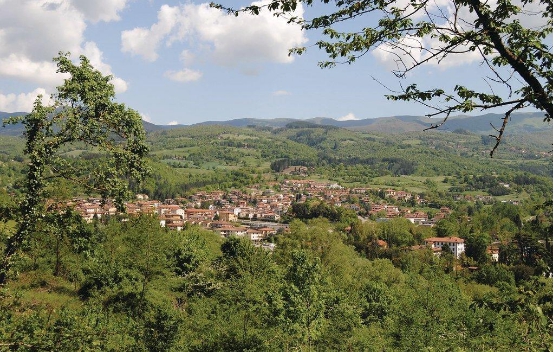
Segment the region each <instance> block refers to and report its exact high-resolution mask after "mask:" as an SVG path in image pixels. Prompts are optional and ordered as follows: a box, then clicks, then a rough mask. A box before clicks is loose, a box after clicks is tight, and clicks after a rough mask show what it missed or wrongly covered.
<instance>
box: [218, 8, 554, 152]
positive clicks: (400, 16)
mask: <svg viewBox="0 0 554 352" xmlns="http://www.w3.org/2000/svg"><path fill="white" fill-rule="evenodd" d="M317 2H318V1H314V0H271V1H269V2H267V3H263V4H260V3H254V4H253V5H251V6H247V7H244V8H242V9H240V10H237V9H232V8H226V7H224V6H222V5H217V4H212V6H214V7H216V8H219V9H224V10H227V11H228V12H229V13H232V14H234V15H239V13H251V14H255V15H257V14H259V13H260V11H263V10H269V11H272V12H273V13H274V14H275V15H276V16H284V17H287V18H288V19H289V22H291V23H296V24H299V25H300V26H301V28H302V29H304V30H316V31H321V32H322V34H323V36H324V37H323V38H324V39H321V40H319V41H317V42H316V46H317V47H319V48H320V49H323V50H324V51H325V52H326V53H327V54H328V56H329V60H327V61H323V62H320V63H319V65H320V66H321V67H333V66H335V65H336V64H337V63H349V64H350V63H353V62H354V61H356V60H358V59H359V58H360V57H362V56H363V55H365V54H367V53H368V52H371V51H372V50H374V49H376V48H379V49H381V50H384V51H385V52H388V53H390V54H391V57H392V58H393V60H394V61H395V63H396V67H397V69H395V70H393V73H394V74H395V75H396V76H397V77H399V78H406V77H407V75H408V73H410V72H411V71H413V70H414V69H416V68H418V67H420V66H423V65H426V64H429V63H439V64H440V63H441V62H444V61H445V60H450V59H452V58H456V57H459V56H461V55H467V54H472V55H475V54H476V55H477V56H478V57H479V59H480V60H481V62H482V64H483V66H484V67H486V68H488V70H489V72H490V75H489V76H487V77H484V79H485V80H486V81H487V83H488V85H489V87H490V89H488V90H487V91H481V90H476V89H472V88H469V87H465V86H462V85H455V86H454V87H452V88H451V89H449V90H447V88H446V87H438V88H431V89H420V88H419V87H418V86H417V85H416V84H409V85H407V86H403V85H401V90H399V91H398V92H395V94H391V95H387V98H388V99H392V100H408V101H415V102H418V103H421V104H423V105H425V106H427V107H428V108H430V109H432V111H433V112H432V113H430V114H429V115H428V116H443V117H444V120H443V122H442V123H439V124H435V125H431V127H430V128H436V127H438V126H440V125H442V124H443V123H444V122H445V121H446V120H447V119H448V117H449V116H450V114H451V113H453V112H456V111H460V112H469V111H472V110H475V109H481V110H487V109H492V108H496V107H504V108H505V109H506V114H505V118H504V120H503V122H502V125H501V126H499V127H495V128H497V132H498V133H497V134H496V135H494V136H492V137H495V138H496V144H495V146H494V147H493V149H492V150H491V156H492V154H493V153H494V151H495V150H496V148H497V147H498V144H499V143H500V141H501V139H502V135H503V133H504V130H505V128H506V125H507V123H508V121H509V118H510V114H511V113H512V112H514V111H516V110H519V109H522V108H524V107H527V106H531V107H534V108H537V109H539V110H542V111H544V112H545V120H548V121H550V120H551V119H552V47H551V46H550V43H551V40H545V39H546V38H547V37H549V35H550V34H551V33H552V1H551V0H538V1H527V0H523V1H519V0H518V1H516V0H504V1H493V2H489V1H484V0H447V1H442V2H437V1H430V0H410V1H394V0H384V1H383V0H361V1H351V0H337V1H329V0H321V2H322V3H324V4H327V8H329V7H331V6H332V5H331V4H332V3H334V5H335V8H333V9H330V10H329V11H325V9H324V10H323V14H321V15H319V16H316V17H314V18H307V19H305V18H302V17H297V16H296V13H295V10H296V9H297V7H300V6H301V5H306V6H312V5H314V4H315V3H317ZM318 13H321V12H320V11H319V9H318ZM345 21H349V22H351V24H352V26H354V27H356V26H358V28H356V29H355V30H352V31H342V30H341V29H342V28H345V26H344V25H343V22H345ZM352 26H346V28H352ZM359 27H363V28H359ZM549 42H550V43H549ZM305 50H306V48H305V47H300V48H292V49H291V51H290V52H291V53H292V54H302V53H303V52H305ZM499 92H506V93H499Z"/></svg>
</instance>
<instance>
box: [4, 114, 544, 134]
mask: <svg viewBox="0 0 554 352" xmlns="http://www.w3.org/2000/svg"><path fill="white" fill-rule="evenodd" d="M21 114H25V113H23V112H16V113H6V112H0V120H1V119H4V118H7V117H10V116H17V115H21ZM543 115H544V114H543V113H542V112H521V113H514V114H512V116H511V119H510V123H509V125H508V129H507V131H506V133H507V134H521V133H537V132H549V133H550V134H552V125H551V124H548V123H545V122H543ZM503 116H504V115H502V114H484V115H478V116H465V115H459V116H452V117H450V118H449V120H448V122H447V123H445V124H444V125H442V126H441V127H440V128H438V129H437V131H443V132H453V131H456V130H465V131H468V132H472V133H476V134H484V135H490V134H494V133H495V130H494V128H493V127H492V126H495V127H499V126H500V125H501V120H502V118H503ZM441 121H442V120H441V119H430V118H427V117H424V116H411V115H401V116H389V117H378V118H369V119H360V120H347V121H339V120H335V119H332V118H328V117H314V118H309V119H303V120H298V119H286V118H278V119H254V118H244V119H233V120H226V121H206V122H201V123H197V124H193V125H190V126H213V125H223V126H233V127H267V128H282V127H285V126H287V125H290V124H291V123H296V122H300V123H310V124H314V125H319V126H324V125H325V126H334V127H341V128H346V129H349V130H353V131H365V132H382V133H388V134H396V133H405V132H419V131H423V130H425V129H426V128H429V127H430V126H431V125H432V124H438V123H440V122H441ZM143 124H144V129H145V130H146V131H147V132H154V131H160V130H168V129H175V128H181V127H185V126H186V125H155V124H153V123H150V122H146V121H143ZM22 131H23V128H22V126H20V125H13V126H6V127H4V128H2V129H0V135H12V136H15V135H20V134H21V133H22ZM550 140H552V138H550Z"/></svg>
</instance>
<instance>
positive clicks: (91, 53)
mask: <svg viewBox="0 0 554 352" xmlns="http://www.w3.org/2000/svg"><path fill="white" fill-rule="evenodd" d="M82 54H84V55H85V56H86V57H87V58H88V59H89V61H90V64H91V65H92V66H93V67H94V68H95V69H97V70H98V71H100V72H102V74H104V75H112V76H113V73H112V68H111V66H110V65H108V64H106V63H105V62H104V58H103V54H102V52H101V51H100V49H98V46H96V43H94V42H86V43H85V45H84V48H83V50H82ZM111 83H112V84H113V85H114V88H115V92H116V93H123V92H125V91H126V90H127V88H128V84H127V82H125V81H124V80H123V79H121V78H119V77H115V76H113V78H112V80H111Z"/></svg>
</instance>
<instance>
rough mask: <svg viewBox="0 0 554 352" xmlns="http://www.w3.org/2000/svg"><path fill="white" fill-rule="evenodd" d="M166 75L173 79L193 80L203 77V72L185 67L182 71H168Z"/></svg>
mask: <svg viewBox="0 0 554 352" xmlns="http://www.w3.org/2000/svg"><path fill="white" fill-rule="evenodd" d="M164 76H165V77H167V78H169V79H170V80H172V81H177V82H193V81H198V80H199V79H200V78H201V77H202V72H200V71H194V70H191V69H188V68H185V69H183V70H181V71H166V72H165V73H164Z"/></svg>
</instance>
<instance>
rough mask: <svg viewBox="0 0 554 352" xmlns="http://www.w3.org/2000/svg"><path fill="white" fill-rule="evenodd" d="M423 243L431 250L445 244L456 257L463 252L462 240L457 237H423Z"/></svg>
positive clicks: (435, 249) (440, 247) (463, 244)
mask: <svg viewBox="0 0 554 352" xmlns="http://www.w3.org/2000/svg"><path fill="white" fill-rule="evenodd" d="M425 244H426V245H428V246H430V247H431V249H433V252H435V251H437V250H439V249H442V246H443V245H447V246H448V248H450V251H451V252H452V253H453V254H454V256H455V257H456V258H460V255H461V254H462V253H463V252H465V243H464V240H463V239H462V238H459V237H430V238H426V239H425Z"/></svg>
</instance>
